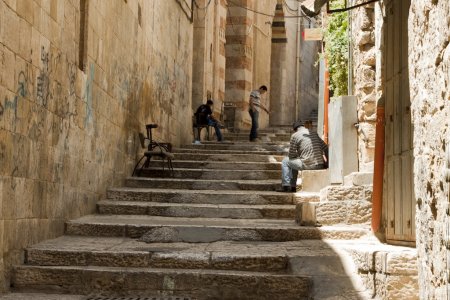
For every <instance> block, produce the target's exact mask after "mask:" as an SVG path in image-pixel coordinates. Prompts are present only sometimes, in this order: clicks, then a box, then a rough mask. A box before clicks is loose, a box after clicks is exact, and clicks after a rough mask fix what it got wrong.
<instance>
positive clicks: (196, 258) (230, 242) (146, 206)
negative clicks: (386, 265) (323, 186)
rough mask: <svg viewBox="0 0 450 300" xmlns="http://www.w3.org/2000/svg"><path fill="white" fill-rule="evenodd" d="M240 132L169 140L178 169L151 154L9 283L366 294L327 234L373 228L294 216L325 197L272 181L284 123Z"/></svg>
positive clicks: (360, 235)
mask: <svg viewBox="0 0 450 300" xmlns="http://www.w3.org/2000/svg"><path fill="white" fill-rule="evenodd" d="M241 135H242V137H246V138H248V133H242V134H234V133H227V134H226V135H225V139H226V140H227V141H229V142H223V143H215V142H204V143H202V144H199V145H185V146H183V147H181V148H177V149H174V155H175V157H174V160H173V165H174V174H173V176H169V173H168V172H167V170H166V171H164V172H163V171H162V168H161V166H162V165H161V163H159V162H154V163H153V164H152V167H151V168H150V169H149V170H146V171H145V177H139V178H137V177H133V178H128V179H127V180H126V182H125V186H124V187H118V188H111V189H109V190H108V191H107V196H106V199H104V200H102V201H100V202H99V203H98V212H97V214H94V215H88V216H84V217H82V218H79V219H76V220H71V221H68V222H67V223H66V228H65V235H64V236H62V237H60V238H57V239H54V240H49V241H45V242H42V243H40V244H37V245H34V246H32V247H30V248H28V249H26V251H25V264H24V265H21V266H17V267H16V268H15V272H14V278H13V289H14V291H16V292H42V293H53V294H54V293H58V294H79V295H85V296H82V297H85V298H80V299H99V300H106V299H113V297H123V299H127V300H128V299H139V298H140V299H365V296H364V295H365V294H364V292H365V289H364V288H363V285H362V284H361V283H360V282H359V281H358V278H357V276H353V277H352V276H349V275H348V274H350V273H351V269H352V263H351V261H348V260H346V256H345V255H342V253H340V252H339V251H338V250H336V249H335V248H334V247H332V244H333V241H339V243H344V240H358V241H363V240H364V239H367V237H368V227H367V226H351V225H350V224H344V223H342V222H339V220H336V222H329V226H322V227H314V226H299V225H298V224H297V223H296V222H295V218H296V214H297V213H296V203H297V202H302V201H303V202H305V203H306V202H310V201H318V200H320V197H321V195H320V194H319V193H314V192H312V193H306V192H305V193H302V192H299V193H296V194H292V193H279V192H276V191H275V189H276V188H278V187H279V185H280V176H281V171H280V161H281V159H282V157H283V154H284V153H285V152H286V150H287V147H288V139H286V136H288V131H286V130H284V128H273V129H268V130H262V131H260V135H261V136H264V137H267V138H270V139H272V138H280V140H283V139H284V142H278V141H277V142H261V143H249V142H246V139H244V138H243V140H242V141H240V138H241ZM232 137H236V142H231V140H232ZM324 209H325V208H324ZM330 209H334V208H333V207H331V208H330ZM348 223H350V222H348ZM89 297H90V298H89ZM95 297H97V298H95ZM102 297H103V298H102ZM108 297H109V298H108ZM169 297H170V298H169ZM119 299H122V298H119Z"/></svg>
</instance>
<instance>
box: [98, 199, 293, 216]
mask: <svg viewBox="0 0 450 300" xmlns="http://www.w3.org/2000/svg"><path fill="white" fill-rule="evenodd" d="M97 209H98V212H99V213H100V214H107V215H108V214H109V215H126V214H128V215H150V216H162V217H186V218H231V219H291V220H293V219H294V218H295V206H293V205H292V206H286V207H279V206H277V207H270V206H260V207H248V206H244V207H243V206H233V207H229V206H215V205H210V206H205V205H195V206H193V205H186V204H183V205H180V204H175V205H174V204H172V205H171V204H165V203H145V202H141V203H136V202H118V201H100V202H99V203H98V204H97Z"/></svg>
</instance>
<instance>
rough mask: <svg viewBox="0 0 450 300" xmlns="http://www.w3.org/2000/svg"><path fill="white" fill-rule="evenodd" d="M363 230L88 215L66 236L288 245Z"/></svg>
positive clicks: (354, 234) (262, 221)
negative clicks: (252, 242) (265, 242)
mask: <svg viewBox="0 0 450 300" xmlns="http://www.w3.org/2000/svg"><path fill="white" fill-rule="evenodd" d="M367 233H368V231H367V230H365V229H363V228H361V227H357V228H355V227H351V226H344V227H342V226H339V227H338V226H331V227H325V226H324V227H320V228H316V227H302V226H298V225H297V224H296V223H295V221H294V220H274V219H217V218H214V219H213V218H181V217H176V218H173V217H155V216H142V215H88V216H84V217H81V218H79V219H77V220H72V221H69V222H67V223H66V234H69V235H84V236H109V237H130V238H139V239H141V240H143V241H146V242H149V243H151V242H188V243H207V242H215V241H230V240H232V241H269V242H284V241H296V240H302V239H325V238H330V239H352V238H359V237H361V236H363V235H365V234H367Z"/></svg>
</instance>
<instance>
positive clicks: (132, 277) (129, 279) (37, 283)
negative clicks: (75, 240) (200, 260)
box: [16, 267, 311, 299]
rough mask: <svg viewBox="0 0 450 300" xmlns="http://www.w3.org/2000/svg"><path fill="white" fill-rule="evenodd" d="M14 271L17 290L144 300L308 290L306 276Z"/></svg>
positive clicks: (284, 295) (303, 293)
mask: <svg viewBox="0 0 450 300" xmlns="http://www.w3.org/2000/svg"><path fill="white" fill-rule="evenodd" d="M16 272H17V278H18V280H17V281H16V288H17V289H18V290H22V291H25V290H27V289H29V288H30V287H34V288H35V289H42V288H44V287H45V288H46V289H52V290H53V291H59V292H65V293H80V294H88V293H93V292H109V293H112V292H120V293H122V294H128V295H141V296H142V295H145V293H147V294H148V293H158V292H159V291H161V292H162V291H165V292H173V293H182V294H183V295H184V296H189V297H195V298H196V299H274V297H276V298H277V299H307V298H308V295H309V290H310V286H311V281H310V280H309V279H308V278H307V277H304V276H292V275H268V274H266V273H245V272H238V271H233V272H226V271H220V272H219V271H205V270H199V271H193V270H185V271H182V272H180V271H171V270H166V271H161V270H160V269H140V268H139V269H136V268H126V269H121V268H101V267H90V268H88V269H82V268H78V267H65V268H62V267H61V268H56V267H20V268H18V269H17V271H16ZM31 279H32V280H31ZM255 297H256V298H255Z"/></svg>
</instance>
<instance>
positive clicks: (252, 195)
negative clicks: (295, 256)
mask: <svg viewBox="0 0 450 300" xmlns="http://www.w3.org/2000/svg"><path fill="white" fill-rule="evenodd" d="M297 194H301V193H297ZM297 194H295V195H297ZM299 197H300V196H299ZM318 198H319V196H318V195H317V199H318ZM107 199H109V200H116V201H148V202H166V203H197V204H200V203H207V204H247V205H250V204H255V205H264V204H293V200H292V199H293V194H291V193H278V192H269V191H229V190H219V191H218V190H182V189H178V190H176V189H175V190H174V189H170V190H169V189H168V190H165V189H142V188H141V189H140V188H113V189H109V190H108V191H107ZM302 199H303V198H302Z"/></svg>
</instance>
